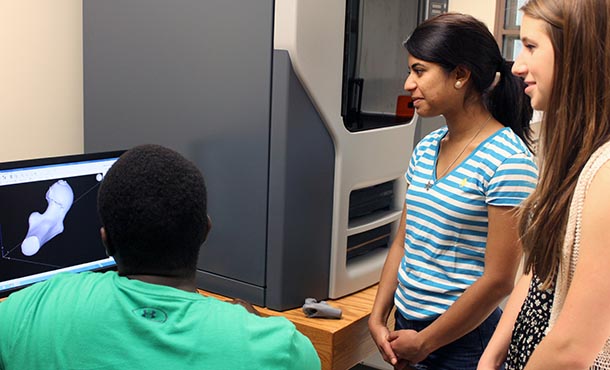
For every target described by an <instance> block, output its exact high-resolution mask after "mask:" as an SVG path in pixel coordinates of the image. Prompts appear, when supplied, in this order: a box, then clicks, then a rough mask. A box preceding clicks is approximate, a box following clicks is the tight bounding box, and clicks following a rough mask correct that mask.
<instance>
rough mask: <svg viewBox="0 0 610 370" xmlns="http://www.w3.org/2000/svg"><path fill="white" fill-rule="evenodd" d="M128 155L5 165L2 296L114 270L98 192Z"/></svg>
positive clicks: (0, 194) (0, 188) (1, 171)
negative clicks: (62, 276) (55, 279)
mask: <svg viewBox="0 0 610 370" xmlns="http://www.w3.org/2000/svg"><path fill="white" fill-rule="evenodd" d="M123 152H124V151H114V152H104V153H92V154H82V155H70V156H62V157H53V158H41V159H32V160H25V161H16V162H7V163H0V250H1V254H0V296H7V295H8V294H9V293H10V292H12V291H15V290H18V289H20V288H23V287H25V286H28V285H30V284H33V283H36V282H39V281H43V280H46V279H48V278H50V277H52V276H53V275H55V274H57V273H60V272H81V271H92V270H102V269H110V268H112V267H114V266H115V262H114V260H113V259H112V257H108V256H107V255H106V251H105V249H104V246H103V244H102V242H101V239H100V227H101V223H100V220H99V217H98V213H97V190H98V188H99V185H100V183H101V181H102V179H103V178H104V175H105V174H106V172H107V171H108V169H109V168H110V166H112V164H113V163H114V162H115V161H116V160H117V159H118V157H119V156H120V155H121V154H122V153H123Z"/></svg>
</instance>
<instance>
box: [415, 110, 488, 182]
mask: <svg viewBox="0 0 610 370" xmlns="http://www.w3.org/2000/svg"><path fill="white" fill-rule="evenodd" d="M489 120H491V114H490V115H489V117H487V119H486V120H485V122H483V123H482V124H481V127H479V129H478V130H477V132H475V134H474V136H473V137H472V139H470V140H469V141H468V143H467V144H466V146H464V148H463V149H462V150H461V151H460V153H459V154H458V155H457V157H455V159H454V160H453V161H451V163H449V166H447V167H446V168H445V170H444V171H443V172H441V173H440V175H438V176H437V179H440V178H442V177H443V176H445V175H446V174H447V172H448V171H449V169H450V168H451V166H453V165H454V164H455V162H457V160H458V159H459V158H460V157H461V156H462V154H464V152H465V151H466V149H467V148H468V146H469V145H470V144H471V143H472V142H473V141H474V139H476V137H477V136H479V134H480V133H481V131H483V128H485V126H487V123H489ZM433 176H434V175H433ZM436 181H437V180H436V179H434V181H432V180H428V182H427V183H426V190H430V188H431V187H432V185H434V184H435V183H436Z"/></svg>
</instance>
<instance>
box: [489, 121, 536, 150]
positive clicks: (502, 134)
mask: <svg viewBox="0 0 610 370" xmlns="http://www.w3.org/2000/svg"><path fill="white" fill-rule="evenodd" d="M487 145H488V146H492V147H494V149H495V150H496V151H502V152H504V153H506V154H507V155H509V156H512V155H515V154H522V155H524V156H526V157H533V154H532V153H531V152H530V150H529V149H528V148H527V145H526V144H525V142H524V141H523V139H521V138H520V137H519V136H518V135H517V134H516V133H515V132H514V131H513V130H512V129H511V128H510V127H503V128H501V129H500V130H498V131H496V132H495V133H494V134H492V135H491V136H490V137H489V140H488V143H487Z"/></svg>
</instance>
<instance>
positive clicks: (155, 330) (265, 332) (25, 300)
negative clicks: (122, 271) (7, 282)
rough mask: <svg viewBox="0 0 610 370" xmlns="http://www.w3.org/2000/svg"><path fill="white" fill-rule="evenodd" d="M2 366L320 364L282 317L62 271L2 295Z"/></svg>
mask: <svg viewBox="0 0 610 370" xmlns="http://www.w3.org/2000/svg"><path fill="white" fill-rule="evenodd" d="M0 369H2V370H49V369H62V370H70V369H74V370H76V369H78V370H86V369H90V370H92V369H95V370H108V369H117V370H119V369H120V370H129V369H138V370H140V369H146V370H155V369H159V370H161V369H162V370H188V369H229V370H239V369H248V370H251V369H270V370H271V369H295V370H300V369H303V370H316V369H320V360H319V358H318V355H317V353H316V352H315V349H314V348H313V346H312V344H311V342H310V341H309V339H307V338H306V337H305V336H303V335H302V334H301V333H299V332H298V331H297V330H296V328H295V327H294V325H293V324H292V323H291V322H290V321H288V320H286V319H285V318H282V317H268V318H262V317H258V316H256V315H253V314H250V313H248V312H247V311H246V310H245V309H244V308H243V307H242V306H239V305H233V304H230V303H226V302H221V301H219V300H217V299H214V298H210V297H203V296H201V295H200V294H197V293H189V292H186V291H182V290H178V289H174V288H171V287H166V286H161V285H155V284H147V283H144V282H141V281H137V280H130V279H127V278H125V277H120V276H118V274H117V273H116V272H107V273H104V274H101V273H81V274H62V275H59V276H57V277H55V278H52V279H50V280H48V281H46V282H44V283H39V284H35V285H33V286H31V287H29V288H27V289H24V290H22V291H19V292H16V293H13V294H12V295H11V296H10V297H9V298H8V299H7V300H6V301H4V302H1V303H0Z"/></svg>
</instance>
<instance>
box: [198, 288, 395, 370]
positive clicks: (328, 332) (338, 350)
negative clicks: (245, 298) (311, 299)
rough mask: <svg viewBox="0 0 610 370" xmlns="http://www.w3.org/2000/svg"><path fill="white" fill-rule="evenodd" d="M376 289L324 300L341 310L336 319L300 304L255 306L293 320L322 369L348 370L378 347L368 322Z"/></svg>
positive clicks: (262, 311)
mask: <svg viewBox="0 0 610 370" xmlns="http://www.w3.org/2000/svg"><path fill="white" fill-rule="evenodd" d="M199 292H200V293H201V294H204V295H208V296H212V297H216V298H218V299H220V300H223V301H224V300H227V298H226V297H223V296H221V295H218V294H214V293H209V292H206V291H202V290H200V291H199ZM376 293H377V285H374V286H372V287H370V288H367V289H364V290H361V291H359V292H357V293H354V294H352V295H349V296H347V297H343V298H340V299H336V300H327V302H328V303H329V304H330V305H332V306H333V307H338V308H341V310H342V311H343V316H342V317H341V319H339V320H336V319H313V318H311V319H310V318H307V317H306V316H305V314H304V313H303V311H302V310H301V308H300V307H299V308H295V309H293V310H288V311H283V312H278V311H273V310H269V309H267V308H260V307H257V306H255V307H256V309H257V310H258V311H259V312H260V313H261V314H262V315H266V316H284V317H286V318H287V319H288V320H290V321H292V322H293V323H294V325H295V326H296V327H297V329H298V330H299V331H300V332H301V333H303V334H304V335H306V336H307V337H308V338H309V339H310V340H311V342H312V343H313V345H314V347H315V348H316V351H318V355H319V356H320V360H321V361H322V370H348V369H351V368H352V367H354V366H355V365H357V364H358V363H360V362H362V360H364V359H365V358H367V357H368V356H370V355H371V354H373V353H374V352H375V351H376V350H377V348H376V347H375V343H374V342H373V339H371V335H370V334H369V330H368V326H367V321H368V318H369V315H370V314H371V309H372V307H373V302H374V300H375V294H376ZM392 320H393V317H392ZM390 324H391V325H392V326H393V325H394V324H393V323H390Z"/></svg>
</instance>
